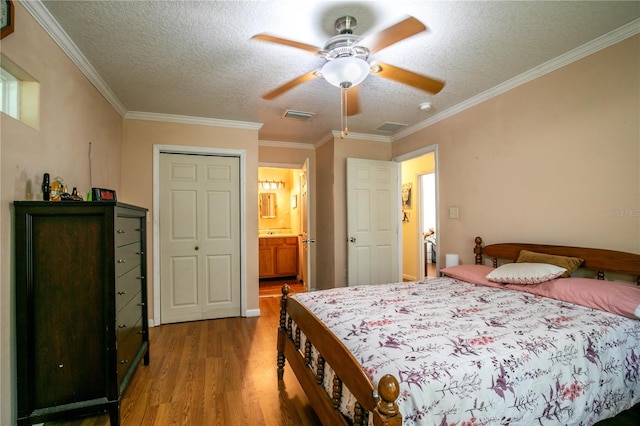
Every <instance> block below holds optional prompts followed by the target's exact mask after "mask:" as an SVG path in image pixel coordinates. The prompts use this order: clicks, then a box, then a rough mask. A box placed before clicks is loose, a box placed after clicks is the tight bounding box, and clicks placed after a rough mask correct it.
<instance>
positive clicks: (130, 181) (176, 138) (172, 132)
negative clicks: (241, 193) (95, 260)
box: [122, 119, 259, 318]
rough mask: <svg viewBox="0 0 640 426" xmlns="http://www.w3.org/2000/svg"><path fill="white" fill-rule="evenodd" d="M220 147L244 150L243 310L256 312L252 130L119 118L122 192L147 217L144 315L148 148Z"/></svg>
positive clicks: (254, 143)
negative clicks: (164, 146) (244, 259)
mask: <svg viewBox="0 0 640 426" xmlns="http://www.w3.org/2000/svg"><path fill="white" fill-rule="evenodd" d="M154 145H180V146H187V147H206V148H214V147H215V148H224V149H233V150H244V151H245V160H246V163H245V171H246V182H252V184H250V185H249V184H247V185H246V192H245V196H246V211H245V218H246V222H245V223H244V226H245V232H246V235H247V246H246V256H247V257H246V268H247V269H246V285H247V299H246V300H247V310H257V309H258V308H259V307H258V185H257V182H258V131H257V130H246V129H236V128H227V127H216V126H206V125H195V124H181V123H169V122H161V121H146V120H131V119H125V120H124V124H123V152H122V182H123V185H122V193H123V195H124V196H125V197H127V199H130V200H134V204H137V205H140V206H143V207H146V208H148V209H149V213H148V215H147V229H148V230H149V232H148V233H147V247H148V250H147V276H148V281H147V282H148V290H149V293H148V299H149V315H150V316H151V317H152V318H153V312H154V306H153V301H154V288H153V287H154V279H155V277H154V275H153V267H154V265H153V243H154V241H153V232H152V230H153V223H152V222H151V221H152V219H153V146H154Z"/></svg>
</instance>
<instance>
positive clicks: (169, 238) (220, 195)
mask: <svg viewBox="0 0 640 426" xmlns="http://www.w3.org/2000/svg"><path fill="white" fill-rule="evenodd" d="M239 165H240V160H239V158H238V157H224V156H205V155H188V154H161V155H160V191H159V194H160V209H159V210H160V211H159V222H160V226H159V229H160V280H161V281H160V301H161V322H162V323H170V322H180V321H192V320H200V319H211V318H223V317H231V316H240V221H239V216H240V215H239V209H240V201H239V198H240V197H239V192H240V191H239V188H240V173H239Z"/></svg>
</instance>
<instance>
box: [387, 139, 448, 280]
mask: <svg viewBox="0 0 640 426" xmlns="http://www.w3.org/2000/svg"><path fill="white" fill-rule="evenodd" d="M430 153H433V156H434V158H433V162H434V168H433V173H434V177H435V187H436V189H435V198H436V229H435V231H436V236H437V238H438V239H440V236H441V234H440V214H439V206H440V195H439V194H440V191H439V185H438V181H439V171H438V145H437V144H434V145H429V146H425V147H423V148H420V149H417V150H415V151H411V152H407V153H406V154H402V155H398V156H397V157H393V161H396V162H398V163H401V164H402V162H403V161H407V160H411V159H413V158H416V157H421V156H423V155H425V154H430ZM401 167H402V165H401ZM418 182H419V180H418ZM398 185H400V183H398ZM418 193H419V194H421V193H422V190H421V189H420V190H419V191H418ZM421 202H422V200H420V203H421ZM421 216H422V215H421ZM418 231H419V232H420V235H422V218H420V226H418ZM418 241H419V242H420V243H419V244H418V247H416V249H417V253H418V256H419V257H418V259H419V261H418V269H419V271H418V272H419V276H420V277H421V278H420V279H422V278H424V274H425V272H424V269H425V267H424V257H425V256H424V243H423V239H422V238H418ZM438 245H439V244H438ZM400 247H401V248H402V240H401V241H400ZM438 253H439V252H438ZM420 259H422V260H421V261H420ZM420 265H422V266H420ZM438 271H440V262H438V259H436V274H437V273H438Z"/></svg>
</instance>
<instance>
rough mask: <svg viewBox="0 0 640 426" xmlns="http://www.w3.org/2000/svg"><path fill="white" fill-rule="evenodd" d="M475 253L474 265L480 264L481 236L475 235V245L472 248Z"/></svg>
mask: <svg viewBox="0 0 640 426" xmlns="http://www.w3.org/2000/svg"><path fill="white" fill-rule="evenodd" d="M473 252H474V253H475V254H476V265H482V238H480V237H476V246H475V247H474V248H473Z"/></svg>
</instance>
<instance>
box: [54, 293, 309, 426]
mask: <svg viewBox="0 0 640 426" xmlns="http://www.w3.org/2000/svg"><path fill="white" fill-rule="evenodd" d="M278 302H279V299H278V298H277V297H265V298H261V299H260V312H261V316H260V317H259V318H228V319H221V320H209V321H194V322H187V323H180V324H166V325H162V326H160V327H153V328H151V329H150V335H149V338H150V341H151V350H150V354H151V362H150V365H149V366H144V365H140V367H138V370H137V372H136V374H135V376H134V378H133V380H132V382H131V384H130V386H129V389H128V390H127V392H126V393H125V396H124V398H123V399H122V404H121V420H122V421H121V423H122V425H123V426H138V425H149V426H150V425H156V426H166V425H194V426H195V425H197V426H200V425H220V426H233V425H238V426H239V425H242V426H253V425H273V426H276V425H277V426H280V425H291V426H307V425H308V426H316V425H320V424H321V423H320V421H319V420H318V418H317V417H316V415H315V413H314V412H313V411H312V410H311V407H310V406H309V403H308V399H307V397H306V395H305V394H304V392H303V391H302V388H301V387H300V385H299V384H298V381H297V380H296V378H295V376H294V374H293V372H292V371H291V370H290V369H289V367H288V366H287V367H286V370H285V376H284V382H283V386H282V387H281V388H280V389H279V386H278V380H277V376H276V329H277V324H278V317H279V304H278ZM46 425H47V426H49V425H60V426H62V425H65V426H107V425H109V416H108V415H106V414H105V415H101V416H95V417H90V418H85V419H80V420H75V421H69V422H47V423H46Z"/></svg>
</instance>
